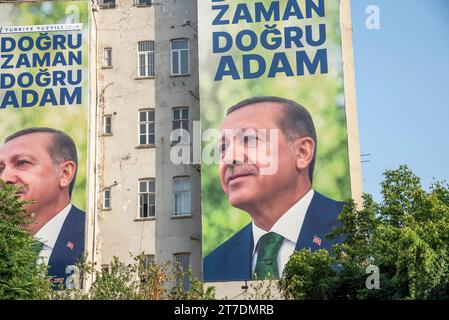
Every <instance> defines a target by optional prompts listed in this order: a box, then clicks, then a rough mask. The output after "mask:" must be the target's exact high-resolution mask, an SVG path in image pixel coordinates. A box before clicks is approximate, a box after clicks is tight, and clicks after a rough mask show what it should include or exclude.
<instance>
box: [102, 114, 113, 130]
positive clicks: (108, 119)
mask: <svg viewBox="0 0 449 320" xmlns="http://www.w3.org/2000/svg"><path fill="white" fill-rule="evenodd" d="M103 119H104V122H103V125H104V131H103V133H104V134H112V116H111V115H105V116H104V118H103Z"/></svg>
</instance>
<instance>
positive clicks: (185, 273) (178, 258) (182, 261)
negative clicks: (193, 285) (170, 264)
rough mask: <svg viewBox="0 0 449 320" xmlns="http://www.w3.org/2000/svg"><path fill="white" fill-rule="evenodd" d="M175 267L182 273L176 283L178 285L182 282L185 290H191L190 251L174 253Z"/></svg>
mask: <svg viewBox="0 0 449 320" xmlns="http://www.w3.org/2000/svg"><path fill="white" fill-rule="evenodd" d="M174 260H175V267H176V269H177V271H178V272H179V273H181V272H182V275H179V276H177V277H176V283H177V285H178V286H180V285H181V284H182V286H183V289H184V291H185V292H187V291H189V290H190V279H189V278H190V277H189V269H190V253H178V254H175V255H174Z"/></svg>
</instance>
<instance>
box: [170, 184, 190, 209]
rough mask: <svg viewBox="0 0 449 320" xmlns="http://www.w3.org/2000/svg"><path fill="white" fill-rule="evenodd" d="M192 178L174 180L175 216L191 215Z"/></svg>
mask: <svg viewBox="0 0 449 320" xmlns="http://www.w3.org/2000/svg"><path fill="white" fill-rule="evenodd" d="M190 199H191V197H190V177H177V178H173V215H174V216H180V215H190V214H191V210H190V207H191V205H190Z"/></svg>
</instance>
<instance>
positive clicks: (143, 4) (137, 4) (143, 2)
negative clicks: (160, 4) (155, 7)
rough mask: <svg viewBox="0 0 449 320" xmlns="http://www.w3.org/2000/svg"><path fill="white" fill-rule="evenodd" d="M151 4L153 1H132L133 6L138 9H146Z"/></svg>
mask: <svg viewBox="0 0 449 320" xmlns="http://www.w3.org/2000/svg"><path fill="white" fill-rule="evenodd" d="M152 4H153V0H134V5H135V6H138V7H147V6H151V5H152Z"/></svg>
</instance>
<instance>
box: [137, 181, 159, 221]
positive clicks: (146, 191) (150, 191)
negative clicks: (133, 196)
mask: <svg viewBox="0 0 449 320" xmlns="http://www.w3.org/2000/svg"><path fill="white" fill-rule="evenodd" d="M154 184H155V181H154V179H144V180H139V218H150V217H154V216H155V213H156V210H155V195H154Z"/></svg>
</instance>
